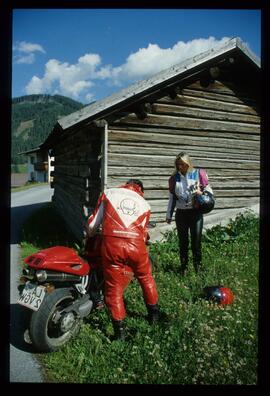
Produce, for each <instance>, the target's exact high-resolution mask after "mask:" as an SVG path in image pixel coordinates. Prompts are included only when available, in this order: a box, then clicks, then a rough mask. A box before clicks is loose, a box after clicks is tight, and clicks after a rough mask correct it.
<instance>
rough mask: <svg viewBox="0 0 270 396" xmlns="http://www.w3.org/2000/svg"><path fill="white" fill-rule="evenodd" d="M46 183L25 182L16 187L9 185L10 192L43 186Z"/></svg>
mask: <svg viewBox="0 0 270 396" xmlns="http://www.w3.org/2000/svg"><path fill="white" fill-rule="evenodd" d="M47 184H48V183H47V182H46V183H42V182H26V183H25V184H24V185H23V186H18V187H11V192H18V191H24V190H29V188H33V187H37V186H43V185H44V186H45V185H47Z"/></svg>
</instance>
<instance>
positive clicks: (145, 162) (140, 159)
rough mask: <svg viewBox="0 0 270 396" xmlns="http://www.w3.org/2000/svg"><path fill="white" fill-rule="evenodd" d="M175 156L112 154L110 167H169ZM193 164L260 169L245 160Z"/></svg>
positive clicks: (202, 161) (204, 160) (195, 164)
mask: <svg viewBox="0 0 270 396" xmlns="http://www.w3.org/2000/svg"><path fill="white" fill-rule="evenodd" d="M174 159H175V157H174V156H166V157H163V156H158V155H156V156H149V155H140V154H133V155H128V154H114V153H111V154H110V156H109V159H108V165H109V166H112V165H116V166H119V165H121V164H129V166H136V167H138V166H141V167H146V168H147V167H158V168H160V167H162V166H165V167H166V166H167V167H169V166H170V165H171V164H172V163H173V162H174ZM193 163H194V166H195V167H199V168H207V169H208V168H220V169H223V168H227V169H246V170H247V171H248V170H249V169H254V170H256V169H258V168H259V166H260V163H259V161H244V160H242V161H241V160H239V161H237V160H235V159H234V160H229V161H228V160H222V161H221V160H218V159H217V160H216V159H212V158H211V159H210V158H209V159H205V158H195V157H193Z"/></svg>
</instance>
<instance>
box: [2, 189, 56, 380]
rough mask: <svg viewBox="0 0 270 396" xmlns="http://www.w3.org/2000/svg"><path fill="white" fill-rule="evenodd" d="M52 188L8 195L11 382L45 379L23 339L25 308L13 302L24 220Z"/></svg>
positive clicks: (49, 198) (25, 317)
mask: <svg viewBox="0 0 270 396" xmlns="http://www.w3.org/2000/svg"><path fill="white" fill-rule="evenodd" d="M52 194H53V190H52V189H51V188H50V187H49V186H47V185H45V186H44V185H43V186H40V187H33V188H31V189H29V190H25V191H20V192H15V193H12V194H11V235H10V238H11V242H10V243H11V244H10V378H9V380H10V382H34V383H36V382H45V380H44V377H43V374H42V368H41V366H40V365H39V363H38V361H37V359H36V357H35V353H34V351H33V349H32V346H31V344H29V343H27V342H25V339H24V338H25V337H24V333H25V330H26V323H27V314H28V311H27V310H24V309H23V308H21V307H20V306H18V304H16V302H17V299H18V296H19V293H18V289H17V285H18V279H19V276H20V271H19V269H20V266H19V263H20V247H19V243H20V239H19V232H20V229H21V227H22V224H23V222H24V221H25V220H26V218H27V217H28V216H29V215H30V214H31V213H32V212H33V211H34V210H36V209H38V208H39V207H41V206H42V205H44V203H46V202H49V201H51V196H52Z"/></svg>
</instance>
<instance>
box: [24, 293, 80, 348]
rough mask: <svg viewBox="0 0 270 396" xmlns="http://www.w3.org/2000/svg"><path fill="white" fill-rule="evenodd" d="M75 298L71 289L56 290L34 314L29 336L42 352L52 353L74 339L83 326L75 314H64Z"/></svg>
mask: <svg viewBox="0 0 270 396" xmlns="http://www.w3.org/2000/svg"><path fill="white" fill-rule="evenodd" d="M73 301H74V298H73V296H72V294H71V292H70V290H69V289H56V290H54V291H53V292H52V293H48V294H47V295H46V296H45V298H44V300H43V302H42V304H41V306H40V308H39V310H38V311H35V312H33V314H32V317H31V320H30V326H29V335H30V339H31V341H32V343H33V345H34V347H35V348H36V349H37V350H38V351H40V352H52V351H55V350H57V349H59V348H60V347H62V346H63V345H64V344H66V343H67V342H68V341H69V340H70V339H71V338H72V337H74V336H75V335H76V334H77V333H78V331H79V329H80V324H81V322H82V321H81V319H80V317H79V316H77V315H76V313H75V312H72V311H70V312H68V313H65V312H63V310H64V308H66V307H67V306H69V305H70V304H72V303H73Z"/></svg>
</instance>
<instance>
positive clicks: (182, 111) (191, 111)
mask: <svg viewBox="0 0 270 396" xmlns="http://www.w3.org/2000/svg"><path fill="white" fill-rule="evenodd" d="M152 113H153V114H161V115H172V116H177V117H180V116H181V117H190V118H200V119H207V120H221V121H229V122H239V123H240V122H241V123H247V124H248V123H250V124H259V123H260V117H258V116H256V115H250V114H240V113H237V114H236V113H231V112H224V111H220V110H215V111H212V110H211V109H200V108H191V107H189V106H183V105H181V106H180V105H173V104H163V103H160V104H159V103H157V104H156V103H154V104H153V105H152Z"/></svg>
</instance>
